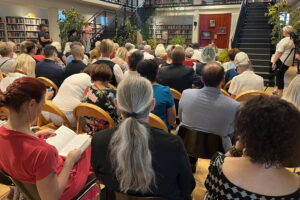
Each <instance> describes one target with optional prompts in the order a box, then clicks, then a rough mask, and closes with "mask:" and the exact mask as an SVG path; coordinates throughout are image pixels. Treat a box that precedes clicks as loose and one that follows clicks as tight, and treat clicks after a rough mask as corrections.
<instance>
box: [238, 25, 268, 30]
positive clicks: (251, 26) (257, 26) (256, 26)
mask: <svg viewBox="0 0 300 200" xmlns="http://www.w3.org/2000/svg"><path fill="white" fill-rule="evenodd" d="M243 28H244V29H269V30H270V29H272V26H271V25H269V24H259V23H258V24H244V26H243Z"/></svg>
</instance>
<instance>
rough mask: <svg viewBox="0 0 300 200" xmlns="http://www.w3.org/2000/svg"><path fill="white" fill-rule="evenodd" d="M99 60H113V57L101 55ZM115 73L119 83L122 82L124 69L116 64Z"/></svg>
mask: <svg viewBox="0 0 300 200" xmlns="http://www.w3.org/2000/svg"><path fill="white" fill-rule="evenodd" d="M99 60H110V61H111V59H110V58H107V57H101V58H100V59H99ZM114 75H115V77H116V81H117V83H120V82H121V81H122V80H123V78H124V74H123V71H122V69H121V67H120V66H119V65H118V64H115V65H114Z"/></svg>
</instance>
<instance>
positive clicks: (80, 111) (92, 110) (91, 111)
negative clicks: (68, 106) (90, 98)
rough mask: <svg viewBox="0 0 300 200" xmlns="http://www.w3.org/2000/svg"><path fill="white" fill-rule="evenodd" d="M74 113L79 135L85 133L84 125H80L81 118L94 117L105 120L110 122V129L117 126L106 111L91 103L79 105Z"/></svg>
mask: <svg viewBox="0 0 300 200" xmlns="http://www.w3.org/2000/svg"><path fill="white" fill-rule="evenodd" d="M73 113H74V116H75V119H76V123H77V129H76V131H77V133H81V132H82V131H83V130H82V124H81V123H80V118H81V117H94V118H97V119H103V120H105V121H107V122H108V124H109V128H112V127H114V126H115V121H114V120H113V119H112V118H111V116H110V115H109V114H108V113H107V112H106V111H104V110H103V109H102V108H99V107H98V106H96V105H93V104H90V103H81V104H79V105H78V106H76V108H75V109H74V111H73Z"/></svg>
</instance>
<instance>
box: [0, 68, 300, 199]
mask: <svg viewBox="0 0 300 200" xmlns="http://www.w3.org/2000/svg"><path fill="white" fill-rule="evenodd" d="M296 75H297V70H296V67H290V69H289V70H288V71H287V73H286V75H285V83H286V87H287V86H288V84H289V83H290V82H291V80H292V79H293V78H294V77H295V76H296ZM273 89H274V88H273V87H268V88H266V92H267V93H269V94H272V91H273ZM208 166H209V160H203V159H199V160H198V165H197V171H196V173H195V174H194V177H195V180H196V188H195V190H194V192H193V200H200V199H203V197H204V194H205V187H204V181H205V178H206V176H207V173H208ZM8 191H9V187H7V186H4V185H1V184H0V200H4V199H6V198H5V197H6V195H7V193H8Z"/></svg>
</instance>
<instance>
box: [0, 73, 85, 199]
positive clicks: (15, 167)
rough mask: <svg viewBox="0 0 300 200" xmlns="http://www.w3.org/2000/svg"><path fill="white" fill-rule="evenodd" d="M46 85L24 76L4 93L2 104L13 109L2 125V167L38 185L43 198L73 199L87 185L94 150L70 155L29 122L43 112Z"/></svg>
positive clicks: (47, 133) (0, 162) (0, 97)
mask: <svg viewBox="0 0 300 200" xmlns="http://www.w3.org/2000/svg"><path fill="white" fill-rule="evenodd" d="M45 93H46V87H45V86H44V85H43V84H42V83H41V82H39V81H38V80H37V79H35V78H31V77H22V78H19V79H17V80H15V81H14V82H13V83H12V84H11V85H10V86H8V88H7V90H6V92H5V93H3V94H1V95H0V106H6V107H8V109H9V118H8V122H7V123H6V124H5V125H4V126H2V127H0V144H1V151H0V169H1V170H3V171H5V172H6V173H8V174H9V175H10V176H12V177H13V178H15V179H17V180H19V181H22V182H26V183H32V184H36V186H37V189H38V193H39V195H40V197H41V199H47V200H50V199H51V200H52V199H53V200H57V199H72V198H73V197H74V196H76V194H78V192H79V191H80V190H81V189H82V187H83V186H84V185H85V182H86V180H87V177H88V175H89V169H90V149H88V150H87V151H85V152H84V153H83V154H82V155H81V153H80V151H79V150H73V151H71V152H70V153H69V155H68V156H67V157H66V158H62V157H60V156H59V155H58V152H57V150H56V148H55V147H53V146H51V145H49V144H47V143H46V142H45V140H44V139H41V138H40V137H39V136H46V135H49V134H50V135H53V132H51V131H44V132H38V133H36V134H34V133H33V132H32V131H31V129H30V126H29V124H30V123H32V122H34V121H35V119H36V117H37V116H38V115H40V113H41V107H42V105H43V104H44V101H45V100H44V99H45Z"/></svg>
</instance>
